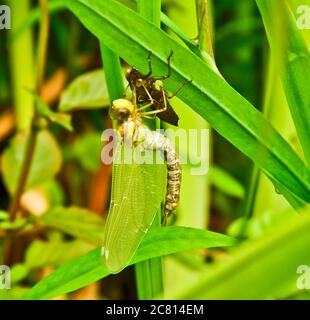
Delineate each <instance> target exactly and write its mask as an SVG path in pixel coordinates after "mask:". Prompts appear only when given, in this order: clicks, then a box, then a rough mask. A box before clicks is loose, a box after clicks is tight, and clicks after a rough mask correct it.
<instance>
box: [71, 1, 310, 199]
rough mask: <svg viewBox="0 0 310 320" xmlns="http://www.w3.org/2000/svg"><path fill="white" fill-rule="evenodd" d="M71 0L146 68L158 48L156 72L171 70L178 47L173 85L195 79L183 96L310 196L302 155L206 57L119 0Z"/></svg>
mask: <svg viewBox="0 0 310 320" xmlns="http://www.w3.org/2000/svg"><path fill="white" fill-rule="evenodd" d="M65 4H66V5H67V6H68V8H69V9H70V10H72V11H73V13H74V14H76V15H77V16H78V18H79V19H80V20H81V22H82V23H83V24H84V25H85V26H86V27H87V28H88V29H89V30H90V31H91V32H92V33H93V34H94V35H96V36H97V37H98V38H99V39H100V41H101V42H102V43H104V44H105V45H106V46H109V48H110V49H112V50H114V51H115V52H116V53H117V54H119V55H120V56H122V57H123V58H124V59H125V60H126V61H127V62H128V63H130V64H131V65H133V66H134V67H136V68H138V69H139V70H141V71H142V72H144V71H146V70H147V56H148V53H149V51H152V53H153V55H152V65H153V69H154V74H165V72H166V68H167V65H166V63H167V57H168V56H169V54H170V53H171V51H173V52H174V54H173V58H172V65H171V66H172V76H171V78H170V79H168V80H167V81H166V82H165V84H166V87H167V89H168V90H170V91H171V92H173V91H175V90H176V89H177V87H179V86H180V84H182V83H185V82H186V81H189V80H192V83H191V84H189V85H188V86H186V87H185V88H184V90H182V91H181V92H180V93H179V94H178V96H179V97H180V98H181V99H182V100H183V101H184V102H185V103H186V104H187V105H189V106H190V107H192V109H193V110H195V111H196V112H197V113H198V114H200V115H201V116H202V117H203V118H204V119H205V120H207V121H208V122H209V123H210V125H211V126H212V127H213V128H214V129H215V130H217V131H218V132H219V133H220V134H221V135H223V136H224V137H225V138H226V139H227V140H229V141H230V142H231V143H232V144H234V145H235V146H236V147H237V148H239V149H240V150H241V151H242V152H243V153H244V154H246V155H247V156H248V157H250V158H251V159H252V160H253V161H255V162H256V163H257V164H258V165H259V167H260V168H261V169H262V170H263V171H264V173H265V174H266V175H267V176H268V177H269V178H271V179H272V180H273V181H274V182H276V183H278V184H280V185H283V186H285V187H286V188H287V189H288V190H290V191H291V192H292V193H293V194H295V195H296V196H297V197H299V198H301V199H303V200H305V201H307V202H309V201H310V178H309V172H308V170H307V169H306V167H305V165H304V164H303V162H302V161H301V160H300V158H298V156H297V155H296V153H295V152H294V151H293V150H292V148H291V147H290V146H289V145H288V143H287V142H286V141H285V140H284V139H283V138H282V137H281V136H280V135H279V134H278V132H277V131H276V130H275V129H274V128H273V127H272V126H271V125H270V123H269V122H268V121H266V119H265V118H264V117H263V116H262V114H261V113H260V112H258V111H257V110H256V109H255V108H254V107H253V106H252V105H251V104H250V103H249V102H248V101H247V100H246V99H244V98H243V97H242V96H241V95H240V94H238V93H237V92H236V91H235V90H234V89H233V88H232V87H230V86H229V85H228V84H227V82H226V81H224V80H223V79H221V78H220V77H219V76H218V75H217V74H216V73H214V72H213V71H212V70H211V69H210V68H209V67H208V66H207V65H206V64H205V63H204V62H203V61H202V60H201V59H199V58H198V57H197V56H195V55H194V54H193V53H192V52H190V51H188V50H187V49H185V48H183V47H182V46H181V45H180V44H178V43H177V42H176V41H174V40H173V39H171V38H170V37H169V36H168V35H167V34H165V33H164V32H163V31H162V30H159V29H157V28H156V27H155V26H153V25H152V24H151V23H148V22H147V21H145V20H144V19H142V18H141V17H139V16H138V15H137V14H136V13H135V12H134V11H132V10H130V9H128V8H127V7H125V6H123V5H121V4H120V3H118V2H116V1H114V0H106V1H99V0H91V1H90V0H74V1H73V0H65ZM141 30H143V32H141ZM144 57H145V58H144Z"/></svg>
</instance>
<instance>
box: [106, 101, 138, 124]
mask: <svg viewBox="0 0 310 320" xmlns="http://www.w3.org/2000/svg"><path fill="white" fill-rule="evenodd" d="M133 112H134V105H133V103H132V102H131V101H130V100H126V99H117V100H114V101H113V105H112V109H111V116H112V117H113V118H114V119H116V120H119V121H122V122H123V121H126V120H128V118H130V116H131V115H132V114H133Z"/></svg>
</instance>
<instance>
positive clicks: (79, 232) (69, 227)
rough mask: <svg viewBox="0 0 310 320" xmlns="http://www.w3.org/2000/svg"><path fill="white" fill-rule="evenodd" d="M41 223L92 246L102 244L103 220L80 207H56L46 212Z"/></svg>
mask: <svg viewBox="0 0 310 320" xmlns="http://www.w3.org/2000/svg"><path fill="white" fill-rule="evenodd" d="M40 221H41V223H42V224H43V225H45V226H48V227H53V228H56V229H58V230H61V231H63V232H66V233H68V234H70V235H72V236H74V237H76V238H78V239H81V240H84V241H87V242H89V243H92V244H96V245H98V244H101V243H102V238H103V219H101V218H100V217H99V216H98V215H97V214H96V213H94V212H92V211H89V210H87V209H83V208H79V207H69V208H65V207H54V208H52V209H51V210H49V211H48V212H46V213H45V214H44V215H43V216H42V218H41V220H40Z"/></svg>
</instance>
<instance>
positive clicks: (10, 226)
mask: <svg viewBox="0 0 310 320" xmlns="http://www.w3.org/2000/svg"><path fill="white" fill-rule="evenodd" d="M26 223H27V220H26V219H23V218H20V219H16V220H14V221H12V222H11V221H3V222H0V229H5V230H16V229H20V228H22V227H24V226H25V225H26Z"/></svg>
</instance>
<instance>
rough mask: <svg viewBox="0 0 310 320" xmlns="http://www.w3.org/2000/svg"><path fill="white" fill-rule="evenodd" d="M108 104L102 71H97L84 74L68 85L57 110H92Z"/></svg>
mask: <svg viewBox="0 0 310 320" xmlns="http://www.w3.org/2000/svg"><path fill="white" fill-rule="evenodd" d="M109 104H110V102H109V95H108V91H107V85H106V81H105V75H104V71H103V70H102V69H99V70H94V71H91V72H88V73H85V74H83V75H81V76H79V77H78V78H76V79H75V80H73V82H71V83H70V84H69V86H68V87H67V88H66V89H65V91H64V92H63V94H62V96H61V100H60V104H59V110H60V111H72V110H76V109H93V108H100V107H103V106H108V105H109Z"/></svg>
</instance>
